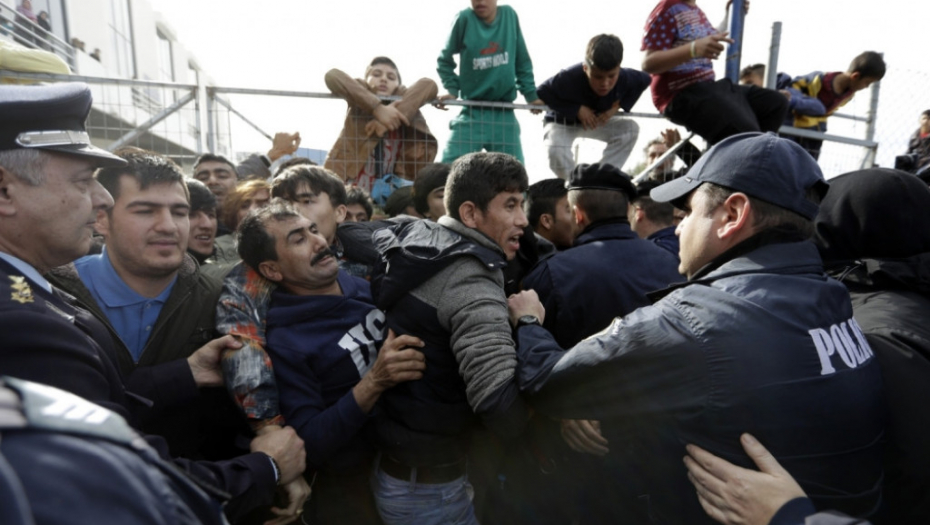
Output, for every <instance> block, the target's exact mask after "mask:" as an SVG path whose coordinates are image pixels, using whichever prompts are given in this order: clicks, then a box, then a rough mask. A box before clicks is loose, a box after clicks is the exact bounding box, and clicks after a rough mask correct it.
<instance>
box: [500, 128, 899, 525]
mask: <svg viewBox="0 0 930 525" xmlns="http://www.w3.org/2000/svg"><path fill="white" fill-rule="evenodd" d="M825 190H826V184H825V183H824V181H823V176H822V174H821V172H820V169H819V167H818V166H817V164H816V162H815V161H814V160H813V159H812V158H811V157H810V155H807V153H806V152H805V151H804V150H803V149H801V148H800V147H799V146H797V145H796V144H794V143H793V142H791V141H788V140H785V139H781V138H778V137H777V136H775V135H773V134H761V133H746V134H741V135H735V136H733V137H729V138H727V139H724V140H723V141H721V142H720V143H719V144H717V145H716V146H715V147H714V148H712V149H711V150H710V151H708V152H707V153H706V154H705V155H704V156H703V157H701V159H700V160H699V161H698V162H697V163H696V164H695V165H694V167H693V168H692V169H691V171H689V173H688V174H687V175H686V176H685V177H682V178H679V179H675V180H673V181H671V182H668V183H666V184H664V185H662V186H660V187H658V188H656V189H654V190H652V193H651V196H652V198H653V199H654V200H656V201H659V202H672V203H673V204H675V205H676V206H677V207H679V208H682V209H684V210H685V212H686V214H687V215H686V217H685V218H684V220H683V221H682V222H681V224H680V225H679V226H678V235H679V237H680V240H681V249H680V255H681V264H680V266H679V271H680V273H682V274H683V275H685V276H686V277H687V278H688V281H687V282H686V283H683V284H680V285H676V286H672V287H670V288H669V289H666V290H663V292H662V293H661V294H660V295H659V296H658V299H657V300H656V301H655V303H654V304H652V305H650V306H645V307H643V308H640V309H638V310H636V311H634V312H632V313H630V314H628V315H627V316H625V317H623V318H618V319H615V320H614V322H613V324H611V326H609V327H608V328H607V329H605V330H604V331H602V332H601V333H599V334H597V335H595V336H592V337H590V338H588V339H586V340H584V341H581V342H580V343H578V344H577V345H575V346H574V347H573V348H572V349H570V350H568V351H567V352H564V351H563V350H562V349H561V348H559V347H558V345H557V344H556V343H555V341H554V339H553V338H552V336H551V335H550V334H549V333H548V332H546V331H545V330H544V329H543V328H542V327H540V326H533V325H534V324H536V323H535V322H534V321H533V320H532V319H529V320H528V319H526V316H528V315H533V316H536V317H539V318H541V317H542V316H543V315H545V312H544V310H543V309H542V308H541V306H540V305H539V303H538V301H537V300H535V297H533V295H532V294H530V293H527V292H524V294H522V295H519V296H514V297H513V298H512V299H511V301H510V306H511V319H512V320H513V321H515V324H517V326H518V328H517V330H518V332H517V341H518V355H519V359H520V368H519V374H518V377H519V380H520V386H521V389H522V390H523V392H524V393H526V394H528V395H529V396H530V397H529V398H528V401H529V402H530V403H531V404H532V405H533V407H534V408H535V409H537V410H538V411H539V412H541V413H543V414H545V415H549V416H553V417H561V418H575V419H578V418H587V419H597V420H600V421H601V430H602V431H603V434H604V437H605V438H607V440H608V447H609V453H608V454H607V456H606V457H605V460H606V461H607V464H608V469H607V470H606V472H607V473H608V474H607V475H605V476H604V479H603V480H602V486H604V487H605V490H609V491H611V493H613V494H616V497H615V498H612V501H610V502H605V505H604V507H603V508H601V509H593V510H595V511H596V512H599V513H600V515H599V517H600V518H601V519H606V520H613V521H614V522H619V521H630V522H636V523H649V522H652V523H710V522H711V521H710V519H709V518H708V517H707V516H706V515H705V513H704V512H703V510H702V509H701V506H700V504H699V502H698V499H697V497H696V496H693V495H692V496H690V497H688V496H687V495H688V494H689V493H691V494H693V492H692V491H691V487H690V484H689V483H688V478H687V476H686V472H685V467H684V464H683V463H682V462H681V457H682V456H684V454H685V448H684V444H685V443H693V444H696V445H698V446H700V447H702V448H704V449H706V450H708V451H710V452H712V453H714V454H716V455H720V456H724V457H726V458H728V459H729V460H731V461H734V462H737V463H739V464H741V465H743V466H749V465H750V464H751V462H750V459H749V457H748V456H746V455H745V454H744V453H743V450H742V448H741V447H740V446H739V436H740V435H741V433H743V432H750V433H752V434H753V435H755V436H757V437H758V438H759V439H760V441H762V442H764V443H766V444H767V446H768V447H769V448H770V450H771V451H772V454H773V455H774V456H775V457H777V458H778V459H779V461H781V462H782V463H783V464H784V465H785V468H786V470H788V471H789V472H791V473H792V475H794V476H795V477H796V478H797V479H798V480H799V483H800V484H801V486H802V488H804V489H805V490H806V491H807V492H808V494H809V495H810V498H811V500H812V501H814V504H815V505H824V506H825V505H829V506H830V507H832V508H836V509H837V510H840V511H842V512H846V513H849V514H854V515H869V514H870V513H872V512H874V511H875V508H876V507H877V506H878V504H879V502H880V501H881V478H882V467H881V448H880V442H881V439H882V436H883V433H884V406H883V400H882V390H881V377H880V373H879V369H878V362H877V360H876V359H874V355H873V352H872V349H871V348H870V346H869V344H868V342H866V339H865V337H864V336H863V334H862V331H861V330H860V328H859V325H858V324H857V323H856V321H855V320H854V319H853V318H852V306H851V304H850V300H849V293H848V292H847V291H846V288H845V287H844V286H843V285H842V284H840V283H838V282H836V281H834V280H832V279H830V278H828V277H827V276H826V274H825V273H824V270H823V263H822V262H821V260H820V257H819V255H818V253H817V249H816V247H815V246H814V245H813V244H812V243H811V242H810V241H809V238H810V235H811V233H812V232H813V219H814V217H815V216H816V215H817V210H818V205H817V202H819V199H820V197H821V196H822V195H823V194H824V192H825ZM521 324H523V325H527V326H522V327H521V326H520V325H521ZM802 435H803V438H799V436H802ZM632 516H636V519H632Z"/></svg>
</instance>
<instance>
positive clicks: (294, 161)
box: [271, 157, 317, 179]
mask: <svg viewBox="0 0 930 525" xmlns="http://www.w3.org/2000/svg"><path fill="white" fill-rule="evenodd" d="M302 165H306V166H316V165H317V163H316V162H313V161H312V160H310V159H308V158H307V157H291V158H289V159H287V160H286V161H284V162H282V163H281V165H280V166H278V167H277V168H276V169H275V170H274V175H273V176H272V177H271V178H272V179H274V178H277V177H278V175H281V174H282V173H284V170H286V169H288V168H290V167H291V166H302Z"/></svg>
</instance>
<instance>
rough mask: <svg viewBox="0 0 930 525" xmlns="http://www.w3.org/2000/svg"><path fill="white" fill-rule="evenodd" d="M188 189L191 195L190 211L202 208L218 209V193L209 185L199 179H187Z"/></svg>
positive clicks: (193, 211) (208, 209) (207, 209)
mask: <svg viewBox="0 0 930 525" xmlns="http://www.w3.org/2000/svg"><path fill="white" fill-rule="evenodd" d="M184 182H186V183H187V191H188V193H190V196H191V209H190V213H196V212H198V211H201V210H205V211H214V212H215V211H216V195H214V194H213V192H212V191H210V188H207V185H206V184H204V183H202V182H200V181H199V180H197V179H186V180H185V181H184Z"/></svg>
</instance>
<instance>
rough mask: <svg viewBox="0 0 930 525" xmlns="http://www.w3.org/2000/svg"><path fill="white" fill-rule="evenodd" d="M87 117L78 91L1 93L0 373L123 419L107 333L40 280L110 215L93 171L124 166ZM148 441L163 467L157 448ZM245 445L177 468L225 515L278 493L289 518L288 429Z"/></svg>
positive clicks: (79, 252)
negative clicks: (234, 454)
mask: <svg viewBox="0 0 930 525" xmlns="http://www.w3.org/2000/svg"><path fill="white" fill-rule="evenodd" d="M90 107H91V93H90V89H89V88H88V87H87V86H86V85H85V84H80V83H64V84H56V85H51V86H0V115H3V117H2V119H0V334H2V337H3V344H2V345H0V371H2V372H3V373H4V374H7V375H10V376H15V377H18V378H20V379H27V380H31V381H36V382H40V383H44V384H48V385H52V386H55V387H57V388H61V389H62V390H66V391H68V392H71V393H72V394H75V395H78V396H80V397H82V398H84V399H87V400H90V401H92V402H94V403H97V404H99V405H102V406H104V407H106V408H108V409H110V410H113V411H114V412H116V413H118V414H120V415H121V416H123V417H125V418H127V419H130V420H131V414H139V413H141V410H140V411H138V412H137V411H136V410H130V407H139V408H140V409H141V408H142V405H141V404H140V403H138V402H136V403H131V402H130V399H131V398H133V397H134V396H131V395H129V394H128V393H127V392H126V391H125V389H124V386H123V383H122V380H121V378H120V375H119V372H118V369H117V368H116V366H115V359H116V358H115V351H114V348H113V341H112V339H111V338H110V335H109V334H108V333H107V330H106V328H105V327H104V326H103V325H102V324H101V323H100V322H99V321H97V320H95V319H94V318H93V316H92V315H91V314H89V313H88V312H87V311H85V310H83V309H81V308H79V307H77V306H76V305H75V304H74V299H73V297H70V296H68V295H67V294H64V293H63V292H61V291H60V290H58V289H56V288H54V287H53V286H52V285H51V284H50V283H49V282H48V281H47V280H46V279H45V278H44V277H43V274H45V273H46V272H48V271H49V270H50V269H51V268H54V267H56V266H60V265H63V264H66V263H69V262H71V261H73V260H75V259H77V258H78V257H81V256H83V255H85V254H86V253H87V251H88V249H89V248H90V245H91V237H92V234H93V227H94V223H95V222H96V217H97V215H98V213H99V212H102V211H103V210H105V209H106V208H107V207H109V206H112V205H113V199H112V198H111V197H110V195H109V193H107V191H106V190H105V189H104V188H103V187H102V186H101V185H100V184H99V183H98V182H97V180H96V179H95V178H94V170H95V169H96V168H98V167H103V166H123V165H125V161H123V160H122V159H120V158H119V157H116V156H114V155H112V154H110V153H108V152H106V151H104V150H101V149H99V148H96V147H94V146H93V145H91V143H90V140H89V136H88V134H87V132H86V130H85V128H84V122H85V120H86V119H87V116H88V114H89V112H90ZM211 344H213V345H218V346H220V347H221V348H222V347H226V346H228V345H230V344H233V345H235V344H236V343H233V342H232V341H230V340H224V339H223V338H221V339H216V340H214V341H212V342H211V343H208V345H211ZM180 365H181V366H187V363H183V362H182V363H180ZM165 394H166V395H168V397H170V392H165ZM144 401H146V402H147V401H148V400H144ZM155 408H161V409H170V407H167V406H164V407H159V403H156V405H155ZM151 440H152V443H153V445H155V446H156V447H159V451H160V452H162V453H164V454H165V455H166V456H167V450H166V447H164V441H163V440H160V439H158V438H151ZM250 446H251V450H253V451H254V452H253V453H252V454H247V455H244V456H241V457H239V458H236V459H233V460H228V461H223V462H192V461H182V460H177V461H176V464H178V466H180V467H182V468H184V469H187V470H189V471H190V472H192V473H193V474H194V475H196V476H198V477H200V478H201V479H203V480H206V481H207V482H208V483H213V484H216V486H217V487H219V488H220V489H222V490H223V491H225V492H227V493H228V494H230V495H232V496H233V499H232V500H231V502H230V504H229V505H228V506H227V509H226V510H227V512H228V513H229V515H237V514H241V513H245V512H248V511H249V510H251V509H253V508H256V507H257V506H259V505H268V504H270V503H271V501H272V498H273V496H274V493H275V490H276V485H277V484H278V483H282V484H288V485H287V487H288V488H294V491H292V492H291V499H292V501H291V502H292V504H293V505H292V506H291V507H290V508H289V509H288V510H287V511H285V512H284V513H285V514H291V515H292V516H293V515H295V514H296V513H297V512H298V511H299V509H300V504H301V503H302V500H303V498H305V497H306V494H307V492H308V489H305V487H306V485H305V484H303V485H302V486H301V487H297V486H295V485H292V484H290V483H289V482H291V481H295V480H296V483H297V484H298V485H299V484H301V483H302V478H300V473H301V472H302V471H303V469H304V454H305V452H304V448H303V442H302V441H301V440H300V439H299V438H297V436H296V434H295V433H294V432H293V429H289V431H287V432H282V433H275V434H268V435H264V436H261V437H259V438H256V439H255V440H253V441H252V443H251V444H250ZM298 500H299V501H298Z"/></svg>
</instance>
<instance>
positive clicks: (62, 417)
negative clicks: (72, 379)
mask: <svg viewBox="0 0 930 525" xmlns="http://www.w3.org/2000/svg"><path fill="white" fill-rule="evenodd" d="M16 428H30V429H40V430H48V431H51V432H65V433H69V434H77V435H84V436H90V437H97V438H101V439H106V440H109V441H113V442H116V443H123V444H126V445H130V444H132V443H133V442H135V441H136V440H137V437H138V435H137V434H136V432H135V431H134V430H133V429H132V428H131V427H130V426H129V425H128V424H127V423H126V421H125V420H124V419H123V418H122V417H120V416H119V415H118V414H116V413H114V412H111V411H110V410H107V409H105V408H103V407H101V406H99V405H95V404H93V403H91V402H89V401H87V400H85V399H83V398H80V397H78V396H76V395H74V394H71V393H68V392H65V391H64V390H59V389H57V388H53V387H50V386H46V385H42V384H39V383H33V382H30V381H23V380H21V379H15V378H12V377H6V376H3V377H2V378H0V430H8V429H16Z"/></svg>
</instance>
